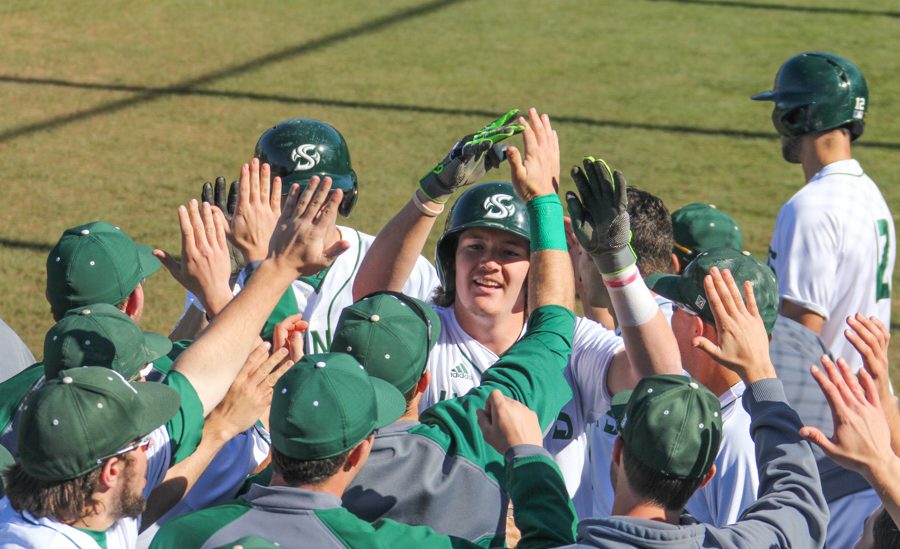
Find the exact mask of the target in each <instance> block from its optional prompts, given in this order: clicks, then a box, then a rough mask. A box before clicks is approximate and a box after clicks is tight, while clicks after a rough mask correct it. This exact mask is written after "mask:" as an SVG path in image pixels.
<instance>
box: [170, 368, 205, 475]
mask: <svg viewBox="0 0 900 549" xmlns="http://www.w3.org/2000/svg"><path fill="white" fill-rule="evenodd" d="M163 383H165V384H166V385H168V386H169V387H171V388H173V389H175V390H176V391H178V394H179V395H181V407H180V408H179V409H178V412H176V413H175V416H174V417H172V419H170V420H169V421H168V423H166V431H168V433H169V440H170V441H171V444H172V465H175V464H176V463H178V462H180V461H181V460H183V459H184V458H186V457H188V456H190V455H191V454H193V453H194V450H196V449H197V445H198V444H200V438H201V437H202V436H203V421H204V418H203V403H202V402H200V397H199V396H197V391H195V390H194V386H193V385H191V382H190V381H188V379H187V378H186V377H184V375H182V374H181V372H178V371H173V372H170V373H169V375H168V376H166V379H165V381H164V382H163Z"/></svg>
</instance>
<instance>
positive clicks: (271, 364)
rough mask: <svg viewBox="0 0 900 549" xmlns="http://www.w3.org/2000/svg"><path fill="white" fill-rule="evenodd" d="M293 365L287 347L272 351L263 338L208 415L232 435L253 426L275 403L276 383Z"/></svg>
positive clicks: (213, 421) (209, 418) (227, 434)
mask: <svg viewBox="0 0 900 549" xmlns="http://www.w3.org/2000/svg"><path fill="white" fill-rule="evenodd" d="M293 365H294V361H293V360H291V359H290V357H288V350H287V349H275V350H273V351H272V354H271V355H270V354H269V344H268V343H266V342H261V343H260V344H259V345H257V347H256V348H255V349H253V351H252V352H251V353H250V356H248V357H247V360H246V362H244V366H243V367H242V368H241V371H240V372H239V373H238V375H237V377H236V378H235V379H234V382H233V383H232V384H231V387H230V388H229V389H228V393H227V394H226V395H225V398H224V399H222V402H220V403H219V405H218V406H216V408H215V409H214V410H213V411H212V413H211V414H210V415H209V417H208V418H207V419H206V421H207V423H210V422H212V423H214V424H215V425H216V426H217V427H219V428H220V429H222V431H223V432H224V434H225V435H226V436H228V439H230V438H232V437H235V436H237V435H238V434H240V433H243V432H244V431H246V430H247V429H249V428H250V427H252V426H253V424H254V423H256V421H257V420H259V419H260V418H262V417H263V416H264V415H265V414H266V413H267V410H268V408H269V406H270V405H271V404H272V390H273V387H275V383H276V382H278V380H279V379H281V376H283V375H284V374H285V373H286V372H287V371H288V370H289V369H290V368H291V366H293ZM229 435H230V436H229Z"/></svg>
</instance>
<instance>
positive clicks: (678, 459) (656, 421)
mask: <svg viewBox="0 0 900 549" xmlns="http://www.w3.org/2000/svg"><path fill="white" fill-rule="evenodd" d="M615 396H616V397H618V401H619V403H620V404H621V402H622V401H627V404H625V405H624V406H621V405H620V406H619V407H618V408H616V407H614V408H613V410H612V413H613V417H615V418H616V422H617V423H618V429H619V436H621V437H622V440H623V441H624V442H625V447H626V448H627V449H628V453H629V454H630V455H632V456H633V457H634V458H635V459H637V460H638V461H640V462H641V463H643V464H644V465H645V466H647V467H649V468H651V469H653V470H655V471H658V472H659V473H660V474H662V475H664V476H666V477H670V478H680V479H697V478H700V477H702V476H703V475H705V474H706V473H708V472H709V469H710V468H711V467H712V466H713V464H714V463H715V462H716V456H718V454H719V445H720V443H721V442H722V416H721V414H720V413H719V412H720V411H721V406H720V404H719V399H718V398H716V395H714V394H713V393H712V391H710V390H709V389H707V388H706V387H704V386H703V385H702V384H700V383H699V382H698V381H697V380H695V379H693V378H690V377H687V376H680V375H657V376H650V377H645V378H644V379H642V380H641V381H640V382H638V384H637V386H636V387H635V388H634V390H633V391H622V392H621V393H617V394H616V395H615ZM617 412H618V415H617Z"/></svg>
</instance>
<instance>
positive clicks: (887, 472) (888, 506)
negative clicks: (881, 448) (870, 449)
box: [865, 455, 900, 524]
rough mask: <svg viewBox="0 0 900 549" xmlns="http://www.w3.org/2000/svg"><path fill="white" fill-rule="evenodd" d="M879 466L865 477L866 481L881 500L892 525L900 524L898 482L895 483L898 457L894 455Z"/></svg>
mask: <svg viewBox="0 0 900 549" xmlns="http://www.w3.org/2000/svg"><path fill="white" fill-rule="evenodd" d="M879 465H880V466H879V467H878V468H877V469H874V470H870V471H869V472H868V474H867V475H865V477H866V480H867V481H868V482H869V484H871V485H872V487H873V488H874V489H875V492H876V493H877V494H878V497H879V498H881V503H882V505H884V508H885V510H887V512H888V514H889V515H890V516H891V519H892V520H893V521H894V524H900V482H897V479H900V457H897V456H896V455H895V456H893V458H892V459H889V460H885V462H884V463H880V464H879Z"/></svg>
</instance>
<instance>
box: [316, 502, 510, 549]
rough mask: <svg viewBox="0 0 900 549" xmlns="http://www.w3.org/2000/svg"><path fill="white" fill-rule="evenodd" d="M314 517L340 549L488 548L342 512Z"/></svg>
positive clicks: (423, 529)
mask: <svg viewBox="0 0 900 549" xmlns="http://www.w3.org/2000/svg"><path fill="white" fill-rule="evenodd" d="M316 516H317V517H318V518H319V520H321V521H322V523H323V524H324V525H325V526H327V527H328V529H329V530H331V533H332V534H334V535H335V537H337V538H338V539H339V540H340V541H341V543H343V544H344V547H390V548H391V549H405V548H407V547H408V548H410V549H419V548H421V547H428V548H429V549H432V548H434V549H441V548H447V549H452V548H454V547H460V548H469V547H488V545H489V542H490V540H491V539H493V538H489V539H487V540H485V542H484V544H483V545H478V544H475V543H472V542H470V541H468V540H465V539H460V538H455V537H453V536H447V535H444V534H438V533H437V532H435V531H434V530H432V529H431V528H429V527H427V526H410V525H408V524H403V523H400V522H396V521H393V520H390V519H380V520H377V521H375V522H372V523H369V522H366V521H364V520H362V519H360V518H357V517H356V516H355V515H353V514H352V513H351V512H350V511H347V510H346V509H344V508H337V509H326V510H322V511H316Z"/></svg>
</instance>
